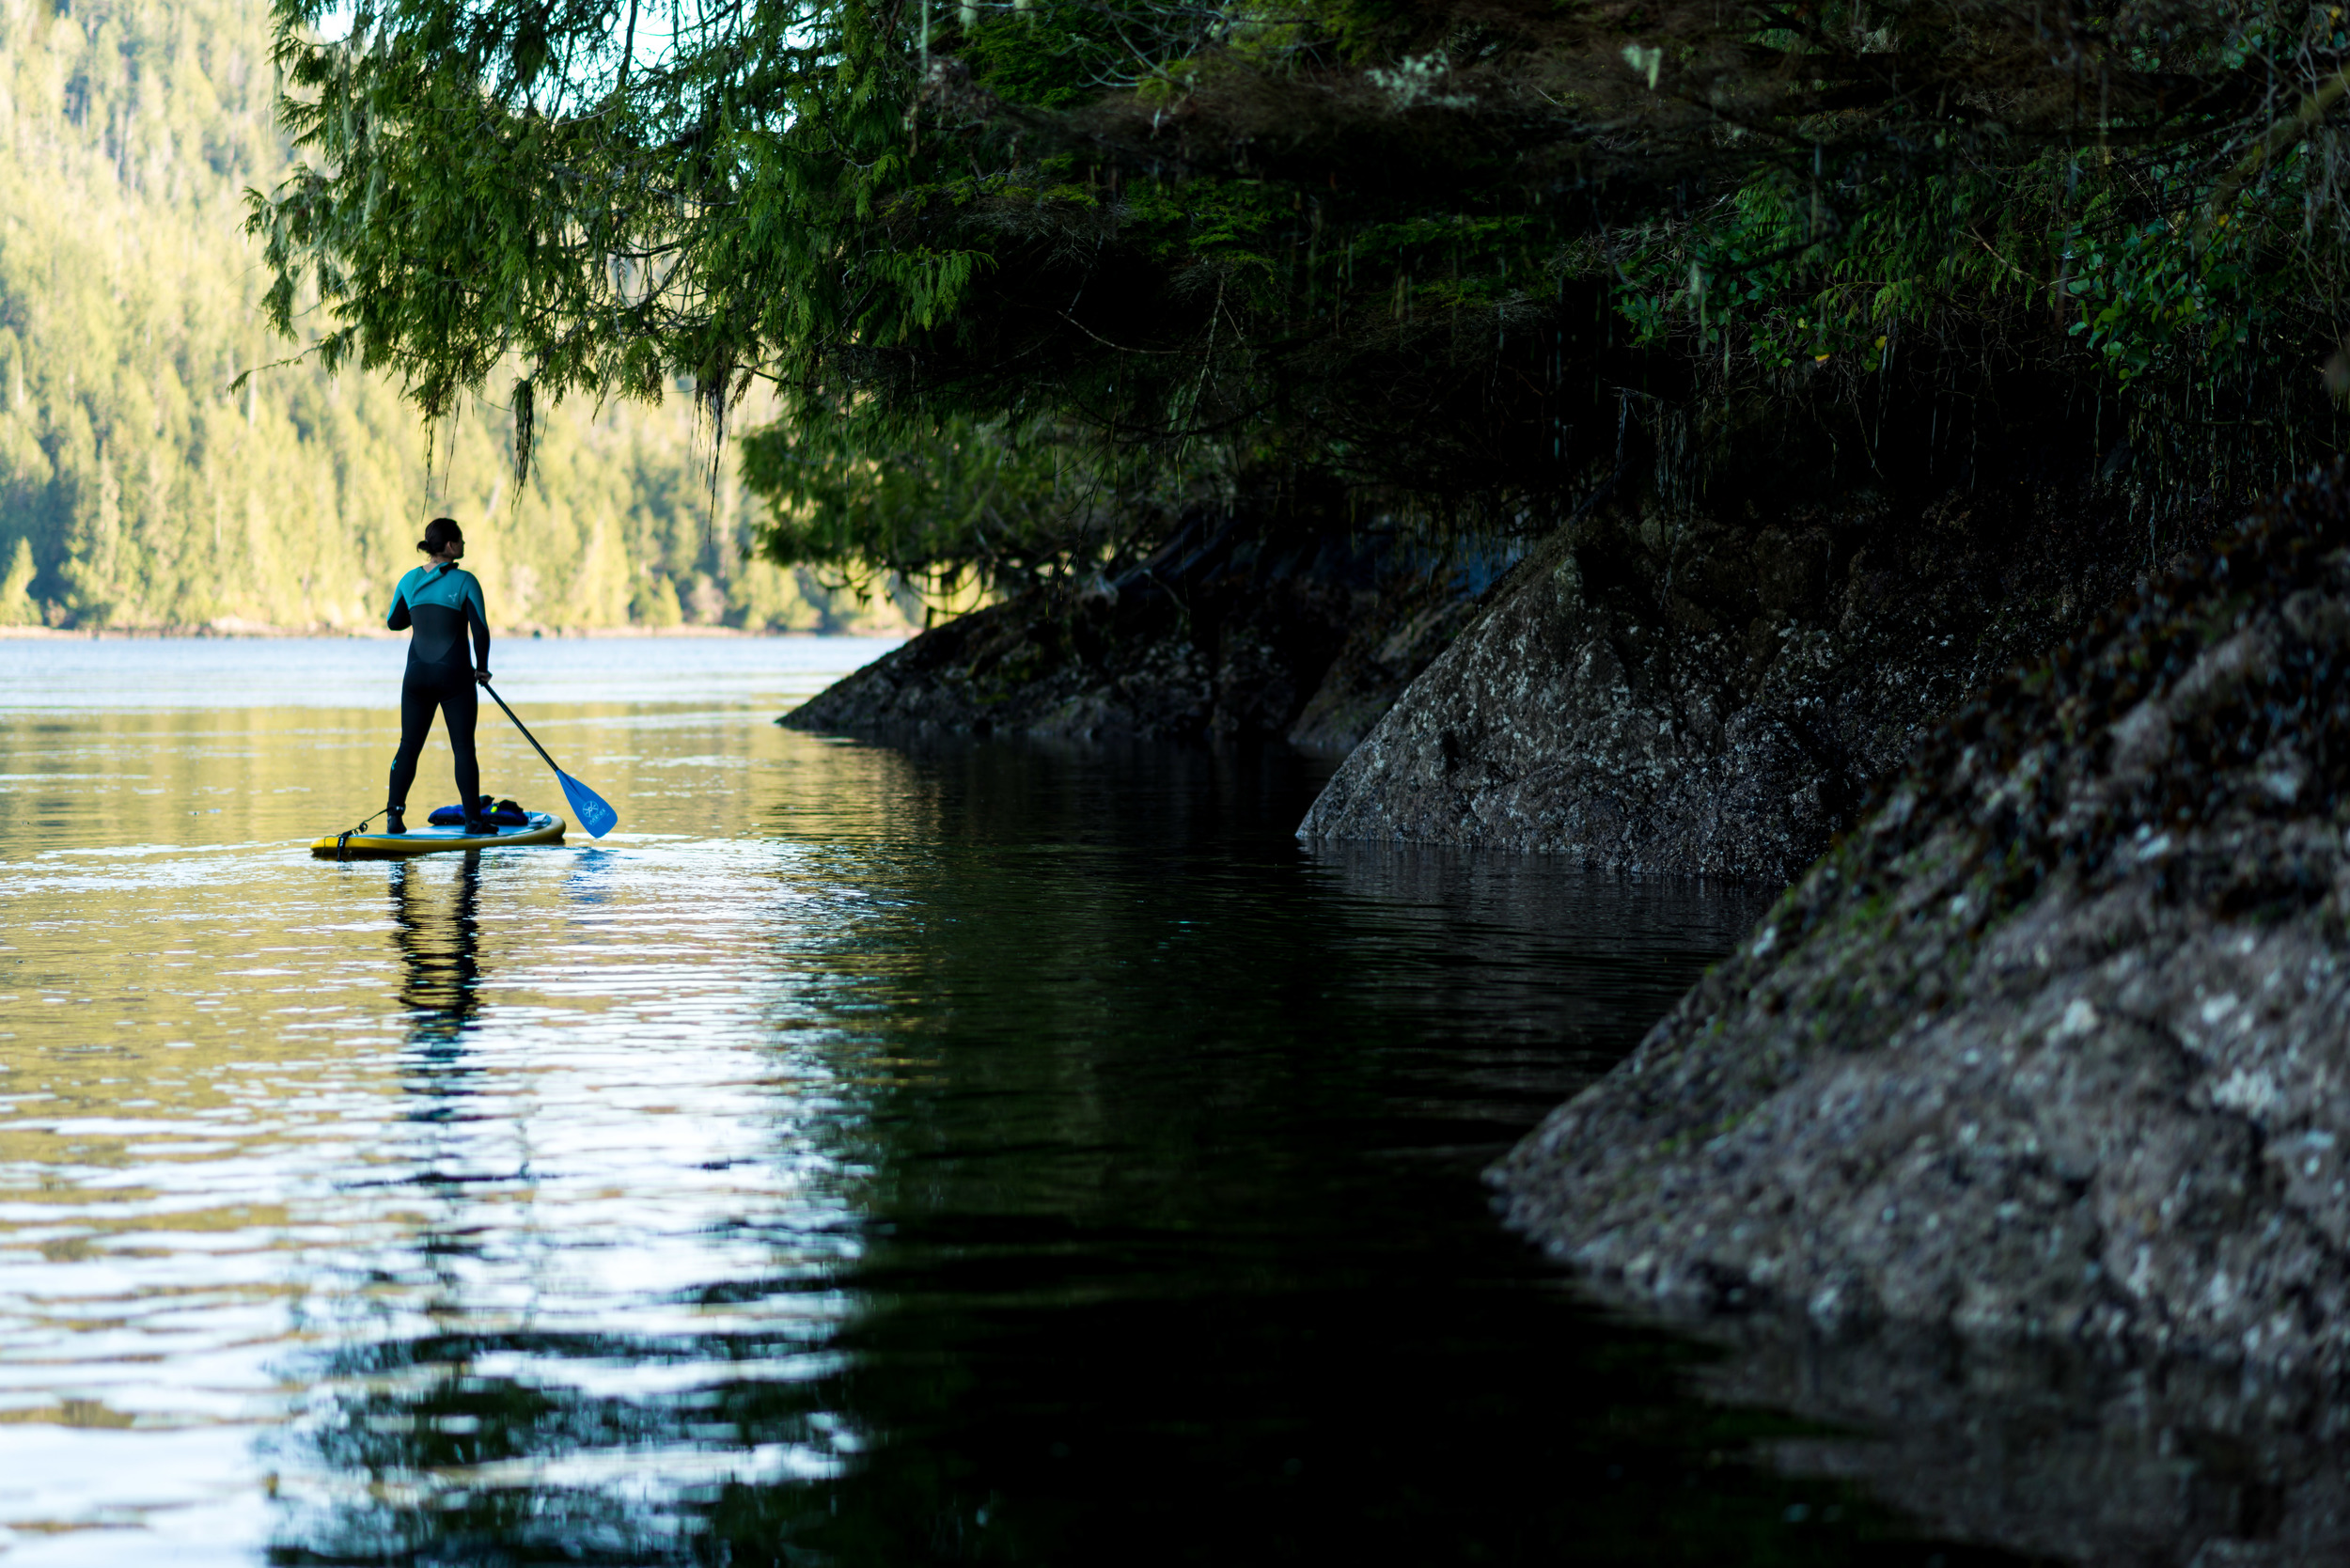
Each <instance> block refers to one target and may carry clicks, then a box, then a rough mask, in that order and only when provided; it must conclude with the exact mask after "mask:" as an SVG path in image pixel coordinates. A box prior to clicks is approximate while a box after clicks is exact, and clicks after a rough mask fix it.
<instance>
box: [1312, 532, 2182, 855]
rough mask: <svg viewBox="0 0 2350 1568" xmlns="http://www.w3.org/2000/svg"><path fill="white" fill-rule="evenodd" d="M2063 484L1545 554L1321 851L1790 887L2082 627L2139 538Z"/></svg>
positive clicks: (1327, 818) (1322, 812)
mask: <svg viewBox="0 0 2350 1568" xmlns="http://www.w3.org/2000/svg"><path fill="white" fill-rule="evenodd" d="M2081 494H2083V493H2082V492H2080V491H2079V490H2078V487H2075V489H2073V490H2070V491H2034V490H2029V489H2017V490H2011V491H2009V492H2007V493H2004V494H2001V495H1999V496H1995V497H1991V498H1973V499H1968V498H1964V497H1951V496H1946V497H1945V498H1944V499H1943V500H1942V501H1940V502H1939V503H1935V504H1928V505H1924V506H1922V507H1921V508H1920V509H1919V510H1916V511H1914V512H1912V513H1911V514H1909V515H1908V516H1907V517H1906V518H1905V519H1904V517H1900V516H1897V515H1895V514H1894V510H1892V509H1890V508H1888V506H1886V505H1885V504H1882V503H1865V504H1856V505H1854V506H1853V507H1851V508H1850V509H1848V510H1845V511H1843V512H1831V511H1828V510H1812V511H1801V510H1798V511H1794V512H1791V513H1789V514H1788V515H1786V516H1784V517H1783V518H1781V519H1779V520H1778V521H1777V522H1773V523H1769V524H1768V525H1759V524H1757V523H1755V522H1752V521H1742V522H1740V523H1738V524H1737V525H1731V524H1729V523H1726V522H1722V521H1719V520H1714V521H1708V520H1705V519H1685V520H1684V521H1682V522H1679V523H1676V524H1670V525H1668V524H1667V523H1666V522H1664V521H1663V520H1661V519H1660V518H1659V517H1658V516H1656V515H1655V514H1654V513H1653V511H1652V512H1651V513H1650V514H1649V515H1647V516H1645V517H1638V518H1635V517H1623V516H1616V517H1606V516H1602V517H1597V518H1594V519H1592V520H1588V521H1585V522H1582V523H1578V524H1575V525H1570V526H1569V527H1568V528H1566V529H1563V530H1561V531H1560V532H1559V533H1558V534H1557V535H1555V536H1553V537H1552V538H1551V539H1550V540H1548V541H1545V542H1544V544H1543V546H1541V547H1540V548H1538V549H1537V550H1536V551H1535V552H1534V553H1533V554H1532V555H1531V556H1529V557H1528V559H1527V560H1526V561H1525V562H1524V563H1523V564H1522V565H1521V566H1520V567H1519V568H1518V570H1517V571H1516V572H1515V573H1514V574H1513V575H1512V578H1511V579H1510V580H1508V581H1507V582H1505V583H1504V584H1502V585H1501V586H1500V587H1499V588H1497V589H1496V592H1495V593H1494V594H1493V595H1492V596H1491V598H1490V600H1489V602H1488V604H1487V605H1486V606H1485V607H1484V608H1483V609H1482V611H1481V613H1480V615H1479V617H1478V619H1476V621H1475V622H1474V623H1473V624H1472V625H1470V626H1469V627H1468V629H1467V630H1466V631H1465V632H1464V633H1463V634H1462V635H1460V636H1459V637H1458V638H1457V639H1455V640H1454V642H1453V643H1452V645H1451V646H1450V647H1449V648H1448V649H1447V650H1446V651H1445V652H1444V653H1443V655H1442V656H1441V657H1440V658H1438V659H1437V660H1436V662H1435V663H1434V664H1433V665H1431V666H1429V668H1428V670H1427V672H1426V673H1425V674H1424V675H1422V676H1421V677H1420V678H1419V680H1418V681H1417V682H1414V684H1413V685H1412V687H1411V689H1410V690H1409V691H1407V692H1406V693H1405V694H1404V696H1403V697H1402V699H1401V700H1399V701H1398V702H1397V703H1396V704H1395V706H1394V707H1393V708H1392V710H1390V711H1389V712H1388V713H1387V717H1386V718H1385V720H1384V721H1382V722H1381V723H1380V724H1379V725H1378V726H1377V728H1375V729H1372V730H1371V734H1370V736H1369V738H1368V739H1367V740H1366V741H1365V742H1364V743H1363V745H1361V746H1360V747H1358V748H1357V749H1356V750H1355V752H1354V754H1353V755H1352V756H1350V757H1349V758H1348V759H1347V760H1346V762H1345V764H1344V765H1343V766H1342V767H1340V770H1339V771H1338V773H1337V775H1336V776H1333V777H1332V779H1331V781H1330V784H1329V787H1328V789H1327V790H1326V791H1325V792H1324V794H1323V795H1322V797H1321V799H1320V800H1318V801H1317V802H1316V803H1315V805H1314V807H1313V809H1312V810H1311V811H1310V812H1309V813H1308V816H1307V818H1306V821H1305V823H1303V825H1302V826H1301V827H1300V828H1299V834H1300V836H1301V837H1304V838H1308V839H1395V840H1408V841H1416V842H1422V843H1446V844H1464V845H1486V846H1491V847H1496V848H1502V849H1510V850H1518V851H1538V852H1544V853H1550V854H1559V855H1570V856H1573V857H1574V858H1575V860H1576V861H1578V862H1579V863H1581V864H1584V865H1587V866H1590V867H1592V868H1593V869H1602V870H1624V871H1637V872H1670V873H1683V874H1700V875H1716V876H1731V877H1743V878H1755V879H1759V880H1767V881H1770V882H1774V883H1776V884H1778V885H1779V886H1784V885H1785V884H1786V883H1788V882H1790V881H1792V880H1793V879H1794V877H1795V876H1796V875H1797V874H1798V873H1799V872H1800V871H1801V870H1802V869H1803V868H1804V867H1805V866H1807V865H1809V864H1810V862H1811V861H1812V860H1814V859H1816V858H1817V857H1818V856H1819V855H1820V853H1821V852H1822V851H1823V850H1825V848H1826V847H1827V843H1828V840H1829V839H1830V838H1831V837H1832V836H1833V835H1834V834H1835V833H1836V832H1838V831H1840V830H1841V829H1842V828H1844V827H1846V826H1849V825H1850V823H1851V822H1852V820H1853V817H1854V814H1855V812H1856V811H1857V808H1858V807H1859V804H1860V802H1861V801H1862V800H1863V799H1864V798H1865V796H1866V794H1867V792H1868V791H1869V788H1870V787H1871V785H1872V783H1874V782H1875V781H1876V780H1877V779H1879V778H1881V777H1883V776H1885V775H1886V774H1887V773H1888V772H1889V771H1891V770H1892V769H1893V768H1894V767H1896V766H1898V765H1899V763H1900V761H1901V760H1902V758H1903V757H1904V756H1905V755H1906V754H1907V752H1908V750H1909V748H1910V746H1911V745H1914V744H1915V742H1916V740H1917V738H1918V736H1919V732H1920V730H1921V729H1922V727H1923V726H1925V725H1926V724H1928V723H1929V722H1931V721H1932V720H1933V719H1934V718H1935V717H1936V716H1938V715H1939V714H1941V713H1947V712H1949V711H1950V710H1951V707H1953V706H1954V705H1956V703H1957V702H1958V701H1960V700H1961V699H1962V698H1965V697H1966V694H1967V693H1969V692H1972V691H1976V690H1979V689H1981V687H1982V684H1983V682H1985V681H1986V680H1988V679H1989V678H1990V677H1991V676H1993V675H1995V674H1996V673H1997V672H1998V671H2000V670H2002V669H2005V668H2007V667H2009V666H2013V664H2015V663H2017V662H2018V661H2020V660H2022V659H2025V658H2028V657H2031V656H2034V655H2037V654H2039V653H2041V652H2043V651H2045V650H2046V649H2048V648H2050V647H2052V646H2054V645H2055V644H2056V643H2057V642H2059V641H2060V640H2062V639H2063V637H2065V636H2066V635H2071V634H2072V633H2073V632H2075V631H2077V630H2078V629H2079V627H2080V626H2081V624H2082V623H2083V622H2084V621H2085V619H2087V616H2088V615H2089V613H2091V612H2092V610H2094V609H2095V608H2097V607H2099V606H2102V605H2104V604H2110V603H2112V602H2113V600H2114V599H2115V598H2116V597H2117V596H2118V595H2119V594H2120V593H2121V592H2122V591H2123V590H2124V589H2125V588H2127V587H2128V585H2129V584H2130V582H2131V581H2132V579H2133V576H2134V574H2136V573H2139V572H2144V571H2145V569H2146V566H2147V560H2146V539H2145V535H2144V533H2143V531H2142V530H2139V531H2135V532H2134V531H2133V530H2132V529H2131V528H2130V527H2129V526H2128V525H2127V523H2126V519H2123V518H2119V517H2117V516H2115V515H2113V514H2112V511H2111V508H2110V507H2109V505H2103V504H2100V505H2091V504H2089V503H2088V502H2086V501H2084V500H2082V499H2080V495H2081Z"/></svg>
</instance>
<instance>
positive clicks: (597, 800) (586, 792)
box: [481, 681, 620, 839]
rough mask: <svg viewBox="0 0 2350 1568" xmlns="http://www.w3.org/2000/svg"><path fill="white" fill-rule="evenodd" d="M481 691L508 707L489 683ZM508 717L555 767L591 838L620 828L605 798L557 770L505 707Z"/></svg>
mask: <svg viewBox="0 0 2350 1568" xmlns="http://www.w3.org/2000/svg"><path fill="white" fill-rule="evenodd" d="M481 689H482V690H483V691H485V692H488V693H489V694H490V700H491V701H493V702H494V703H496V704H497V705H498V706H499V707H501V708H506V698H502V697H500V696H498V694H497V691H496V689H495V688H494V687H493V686H492V685H491V684H490V682H487V681H484V682H481ZM506 716H507V717H508V718H510V719H514V728H515V729H519V730H521V731H522V732H523V739H524V740H525V741H528V742H529V743H530V749H531V750H533V751H535V752H537V753H538V754H539V758H540V760H541V761H543V762H545V763H546V765H547V766H548V767H550V768H555V776H556V777H557V778H559V779H561V780H562V781H563V798H564V799H565V800H568V801H570V802H571V803H572V814H573V815H574V816H576V817H578V818H579V825H580V826H582V827H584V828H586V829H587V837H589V838H590V839H601V838H603V836H604V835H605V834H607V833H609V832H611V831H612V830H613V829H614V828H615V827H618V826H619V823H620V814H619V812H618V811H615V810H613V809H612V808H611V807H609V806H606V805H605V804H604V802H603V796H602V795H600V794H598V793H596V792H595V791H593V790H591V789H589V788H588V787H587V785H585V784H582V783H581V782H580V781H579V780H578V779H576V778H573V777H572V776H571V775H570V774H568V773H565V772H564V771H563V770H562V769H561V768H556V767H555V759H554V758H552V757H549V756H548V755H547V748H546V747H545V746H542V745H540V744H539V737H538V736H536V735H534V734H532V733H531V732H530V727H529V726H527V725H525V723H523V721H522V720H521V719H518V718H514V710H513V709H511V708H506Z"/></svg>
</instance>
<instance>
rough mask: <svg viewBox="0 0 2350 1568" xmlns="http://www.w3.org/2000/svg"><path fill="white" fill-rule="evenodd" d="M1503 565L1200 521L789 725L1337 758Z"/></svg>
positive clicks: (1391, 541)
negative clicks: (1135, 559) (1111, 572)
mask: <svg viewBox="0 0 2350 1568" xmlns="http://www.w3.org/2000/svg"><path fill="white" fill-rule="evenodd" d="M1499 564H1504V563H1503V562H1500V561H1497V560H1496V558H1495V557H1493V556H1492V555H1491V554H1490V553H1486V552H1477V551H1467V552H1463V551H1454V552H1450V553H1442V554H1440V553H1434V552H1431V551H1428V550H1426V549H1422V548H1417V547H1415V546H1413V545H1411V544H1410V543H1408V542H1406V541H1400V540H1398V539H1396V538H1395V537H1393V536H1392V535H1388V534H1381V533H1377V532H1371V533H1367V534H1365V535H1363V536H1360V537H1357V538H1355V539H1351V540H1346V541H1332V540H1331V539H1329V538H1327V537H1324V536H1319V535H1312V534H1306V535H1297V534H1288V535H1285V534H1283V533H1281V532H1278V531H1274V530H1268V529H1266V528H1264V527H1262V526H1260V525H1251V523H1250V522H1249V520H1247V519H1245V518H1235V517H1230V516H1216V515H1214V514H1206V515H1201V516H1199V517H1195V518H1194V519H1192V520H1191V521H1190V522H1189V523H1188V524H1187V525H1185V526H1184V527H1183V529H1182V530H1181V531H1179V532H1178V534H1177V535H1176V537H1175V538H1174V539H1173V540H1172V541H1169V542H1168V544H1167V546H1166V547H1165V548H1163V549H1161V550H1160V551H1158V552H1157V553H1156V554H1155V555H1154V556H1152V557H1151V558H1150V559H1149V560H1147V561H1145V562H1143V563H1141V564H1140V565H1139V566H1136V568H1134V569H1133V570H1132V571H1129V572H1125V573H1123V574H1121V575H1120V576H1119V577H1118V578H1116V579H1115V580H1097V581H1094V582H1091V583H1083V584H1080V583H1066V582H1063V583H1054V584H1048V585H1044V586H1041V587H1039V588H1033V589H1030V590H1028V591H1027V592H1026V593H1023V594H1020V595H1018V596H1016V597H1014V598H1012V599H1010V600H1007V601H1005V602H1003V603H1000V604H993V605H990V606H988V607H987V608H985V609H982V610H979V611H975V612H973V613H972V614H969V615H965V616H963V617H960V618H958V619H954V620H951V621H948V622H947V623H946V624H945V625H943V626H938V627H934V628H932V630H930V631H928V632H925V633H924V634H923V635H921V636H919V637H917V638H916V639H914V640H913V641H912V642H910V643H908V644H907V645H906V646H905V647H903V648H901V649H898V650H897V651H894V652H891V653H889V654H887V655H886V656H885V657H883V658H881V659H879V660H876V661H875V662H874V663H872V664H871V665H869V666H866V667H865V668H864V669H861V670H859V671H857V672H856V673H855V674H854V675H852V676H849V677H848V678H847V679H845V680H843V681H841V682H838V683H837V684H835V685H833V686H832V687H830V688H828V689H827V690H825V691H824V692H823V693H821V694H819V695H818V696H817V697H815V698H811V699H810V700H809V701H807V702H806V703H804V704H802V705H801V706H800V707H799V708H797V709H794V710H793V711H792V712H791V713H787V714H785V715H784V716H783V717H782V718H781V719H780V720H779V721H778V722H779V723H782V724H784V725H787V726H790V727H791V728H793V729H813V730H829V731H835V732H842V733H851V734H870V735H885V736H886V735H924V734H928V735H935V734H949V735H992V734H1001V735H1029V736H1036V737H1061V738H1071V737H1075V738H1089V739H1106V738H1113V737H1116V738H1131V739H1143V740H1195V739H1202V738H1207V737H1212V736H1213V737H1223V738H1240V737H1258V738H1263V737H1273V738H1279V739H1284V740H1287V741H1288V742H1290V743H1291V744H1293V745H1299V746H1303V747H1305V748H1307V749H1309V750H1314V751H1321V752H1324V753H1330V754H1343V753H1344V752H1346V751H1347V750H1349V749H1350V748H1352V747H1353V746H1354V745H1356V744H1357V743H1358V742H1359V741H1360V740H1361V739H1362V737H1363V735H1364V733H1365V732H1366V731H1368V730H1369V729H1370V728H1371V726H1372V725H1373V724H1375V723H1377V722H1378V720H1379V718H1380V716H1381V715H1382V714H1383V713H1386V712H1387V708H1388V706H1389V705H1390V704H1391V703H1393V702H1394V700H1395V698H1396V697H1397V696H1398V694H1400V693H1401V692H1402V691H1403V689H1404V688H1405V687H1406V686H1408V685H1409V684H1410V683H1411V682H1412V681H1413V680H1414V679H1415V678H1416V677H1418V675H1419V673H1420V672H1421V671H1422V670H1423V669H1424V668H1425V667H1426V666H1427V665H1428V663H1429V661H1430V660H1432V659H1434V657H1435V656H1436V654H1437V653H1438V652H1439V651H1441V650H1442V649H1443V648H1444V647H1445V646H1446V644H1447V643H1448V642H1449V641H1450V640H1451V638H1452V636H1453V635H1454V634H1455V633H1456V632H1457V631H1458V629H1459V628H1460V626H1461V625H1462V624H1463V623H1464V622H1465V620H1466V619H1468V617H1469V615H1470V614H1471V612H1472V611H1473V609H1474V607H1475V605H1476V604H1477V601H1478V598H1479V596H1480V594H1481V593H1482V592H1483V591H1484V590H1485V589H1486V588H1488V587H1489V586H1490V585H1491V583H1492V582H1493V580H1494V577H1495V575H1496V571H1497V568H1498V565H1499Z"/></svg>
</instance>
